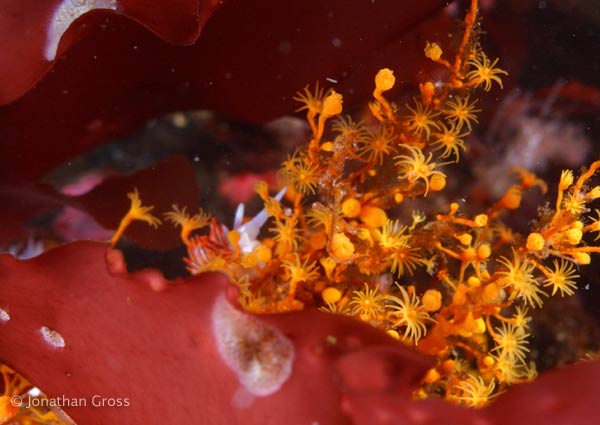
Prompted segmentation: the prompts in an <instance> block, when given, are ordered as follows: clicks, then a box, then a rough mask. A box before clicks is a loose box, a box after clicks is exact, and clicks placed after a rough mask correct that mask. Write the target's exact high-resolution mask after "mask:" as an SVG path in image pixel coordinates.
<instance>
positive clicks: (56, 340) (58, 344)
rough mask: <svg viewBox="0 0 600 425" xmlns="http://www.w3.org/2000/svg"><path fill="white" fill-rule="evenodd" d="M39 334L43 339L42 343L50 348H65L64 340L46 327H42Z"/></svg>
mask: <svg viewBox="0 0 600 425" xmlns="http://www.w3.org/2000/svg"><path fill="white" fill-rule="evenodd" d="M40 333H41V334H42V338H44V341H45V342H46V343H47V344H48V345H50V346H51V347H54V348H64V347H65V339H64V338H63V337H62V335H61V334H59V333H58V332H57V331H55V330H52V329H50V328H47V327H46V326H42V327H41V328H40Z"/></svg>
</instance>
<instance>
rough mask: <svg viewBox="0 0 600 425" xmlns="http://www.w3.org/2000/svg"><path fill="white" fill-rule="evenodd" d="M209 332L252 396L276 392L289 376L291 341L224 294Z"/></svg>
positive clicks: (222, 356) (217, 303)
mask: <svg viewBox="0 0 600 425" xmlns="http://www.w3.org/2000/svg"><path fill="white" fill-rule="evenodd" d="M212 332H213V337H214V338H215V343H216V346H217V350H218V352H219V354H220V355H221V358H222V359H223V361H224V362H225V364H226V365H227V366H228V367H229V368H230V369H231V370H232V371H233V372H234V373H235V374H236V375H237V377H238V380H239V381H240V383H241V384H242V386H243V387H244V389H245V390H247V391H248V392H249V393H250V394H252V395H253V396H268V395H271V394H273V393H275V392H277V391H278V390H279V389H280V388H281V386H282V385H283V384H284V383H285V382H286V381H287V380H288V378H289V377H290V375H291V373H292V366H293V363H294V345H293V344H292V342H291V341H290V340H289V339H288V338H287V337H286V336H285V335H283V333H282V332H281V331H280V330H279V329H277V328H276V327H275V326H272V325H270V324H267V323H263V322H262V321H260V320H258V319H257V318H255V317H254V316H252V315H250V314H247V313H244V312H241V311H239V310H236V309H235V308H234V307H233V306H232V305H231V304H229V302H228V301H227V300H226V299H225V296H223V295H222V296H220V297H219V298H217V300H216V301H215V305H214V307H213V311H212Z"/></svg>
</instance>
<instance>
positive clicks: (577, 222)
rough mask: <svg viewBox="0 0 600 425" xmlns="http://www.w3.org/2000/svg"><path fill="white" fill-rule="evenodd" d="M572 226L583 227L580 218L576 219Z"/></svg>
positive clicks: (575, 227)
mask: <svg viewBox="0 0 600 425" xmlns="http://www.w3.org/2000/svg"><path fill="white" fill-rule="evenodd" d="M572 227H573V228H574V229H583V222H582V221H581V220H577V221H575V222H573V225H572Z"/></svg>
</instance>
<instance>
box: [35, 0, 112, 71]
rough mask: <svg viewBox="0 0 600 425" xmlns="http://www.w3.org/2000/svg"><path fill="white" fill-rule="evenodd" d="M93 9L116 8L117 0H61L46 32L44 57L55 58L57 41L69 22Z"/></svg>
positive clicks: (69, 24)
mask: <svg viewBox="0 0 600 425" xmlns="http://www.w3.org/2000/svg"><path fill="white" fill-rule="evenodd" d="M94 9H111V10H116V9H117V0H63V1H62V3H61V4H60V5H59V6H58V7H57V8H56V10H55V11H54V13H53V14H52V18H51V20H50V25H49V26H48V31H47V33H46V47H45V48H44V57H45V58H46V59H47V60H49V61H51V60H54V59H55V58H56V51H57V50H58V43H59V42H60V39H61V37H62V35H63V34H64V33H65V31H67V29H68V28H69V27H70V26H71V24H72V23H73V22H74V21H75V20H76V19H77V18H79V17H80V16H81V15H83V14H84V13H87V12H89V11H90V10H94Z"/></svg>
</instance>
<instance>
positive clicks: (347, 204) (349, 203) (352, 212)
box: [342, 198, 361, 218]
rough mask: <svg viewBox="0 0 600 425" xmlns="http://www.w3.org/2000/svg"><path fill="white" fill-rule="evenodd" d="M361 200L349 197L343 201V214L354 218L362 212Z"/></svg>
mask: <svg viewBox="0 0 600 425" xmlns="http://www.w3.org/2000/svg"><path fill="white" fill-rule="evenodd" d="M360 209H361V206H360V202H359V201H358V199H356V198H348V199H346V200H345V201H344V202H342V214H344V215H345V216H346V217H350V218H354V217H358V215H359V214H360Z"/></svg>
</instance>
